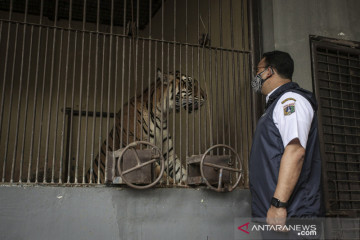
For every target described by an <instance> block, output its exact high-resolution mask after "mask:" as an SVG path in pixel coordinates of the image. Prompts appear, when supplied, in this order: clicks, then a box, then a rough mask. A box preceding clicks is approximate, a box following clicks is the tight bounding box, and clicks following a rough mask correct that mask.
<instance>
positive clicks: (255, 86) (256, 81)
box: [251, 68, 272, 93]
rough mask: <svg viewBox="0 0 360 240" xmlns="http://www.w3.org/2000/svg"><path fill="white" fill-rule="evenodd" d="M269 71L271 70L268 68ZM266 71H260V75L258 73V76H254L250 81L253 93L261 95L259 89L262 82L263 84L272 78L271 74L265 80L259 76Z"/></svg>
mask: <svg viewBox="0 0 360 240" xmlns="http://www.w3.org/2000/svg"><path fill="white" fill-rule="evenodd" d="M270 69H271V68H270ZM266 70H267V69H265V70H264V71H262V72H261V73H259V74H258V75H256V76H255V77H254V78H253V79H252V81H251V87H252V89H253V90H254V91H255V92H257V93H261V88H262V86H263V84H264V82H265V81H266V80H268V79H269V78H270V77H271V76H272V74H271V75H270V76H269V77H267V78H265V79H262V77H261V74H263V73H264V72H265V71H266ZM271 72H272V71H271Z"/></svg>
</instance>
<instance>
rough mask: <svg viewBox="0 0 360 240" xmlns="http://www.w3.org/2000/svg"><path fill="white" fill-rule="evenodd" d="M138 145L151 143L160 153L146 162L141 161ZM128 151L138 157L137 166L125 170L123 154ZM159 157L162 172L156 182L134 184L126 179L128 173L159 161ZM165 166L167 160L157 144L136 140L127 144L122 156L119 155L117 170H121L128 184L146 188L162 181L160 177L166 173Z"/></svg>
mask: <svg viewBox="0 0 360 240" xmlns="http://www.w3.org/2000/svg"><path fill="white" fill-rule="evenodd" d="M138 145H149V146H151V149H152V150H153V151H154V152H155V153H158V154H157V155H155V156H154V157H153V156H152V157H151V159H150V160H149V161H147V162H144V163H141V162H140V158H139V156H138V154H137V149H136V147H137V146H138ZM126 151H132V152H133V154H134V156H135V159H136V161H137V164H136V166H135V167H132V168H130V169H127V170H125V171H123V170H122V169H121V166H122V162H123V156H124V153H125V152H126ZM159 158H160V174H159V176H158V177H157V178H156V179H155V181H154V182H152V183H150V184H147V185H136V184H133V183H131V182H129V181H128V180H127V179H126V177H125V175H126V174H128V173H131V172H133V171H135V170H137V169H140V168H142V167H144V166H146V165H149V164H152V163H155V162H157V161H159ZM164 168H165V161H164V157H163V156H162V153H161V151H160V149H159V148H158V147H157V146H155V145H154V144H152V143H149V142H146V141H136V142H132V143H130V144H129V145H127V146H126V147H125V148H124V149H123V150H122V152H121V154H120V156H119V160H118V162H117V170H118V172H119V174H120V176H121V178H122V180H123V181H124V182H125V183H126V184H127V185H128V186H130V187H133V188H136V189H146V188H150V187H152V186H154V185H155V184H157V183H158V182H159V181H160V179H161V177H162V175H163V173H164Z"/></svg>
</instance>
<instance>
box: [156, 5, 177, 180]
mask: <svg viewBox="0 0 360 240" xmlns="http://www.w3.org/2000/svg"><path fill="white" fill-rule="evenodd" d="M164 8H165V6H164V0H162V1H161V71H162V72H163V74H161V78H160V81H161V93H160V99H161V104H160V107H161V109H160V115H161V117H160V137H161V141H159V142H160V143H161V145H160V151H161V154H163V153H164V148H163V145H164V144H163V141H162V140H163V139H164V132H163V127H164V126H163V124H164V116H163V109H164V72H165V71H164ZM167 168H169V167H167ZM173 172H174V173H175V166H174V171H173ZM167 178H169V176H168V177H167Z"/></svg>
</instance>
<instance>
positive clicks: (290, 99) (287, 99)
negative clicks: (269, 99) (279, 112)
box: [281, 98, 296, 104]
mask: <svg viewBox="0 0 360 240" xmlns="http://www.w3.org/2000/svg"><path fill="white" fill-rule="evenodd" d="M289 100H293V101H294V102H296V99H295V98H287V99H285V100H284V101H282V102H281V104H284V103H285V102H287V101H289Z"/></svg>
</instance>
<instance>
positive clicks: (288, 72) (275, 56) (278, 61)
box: [263, 51, 294, 80]
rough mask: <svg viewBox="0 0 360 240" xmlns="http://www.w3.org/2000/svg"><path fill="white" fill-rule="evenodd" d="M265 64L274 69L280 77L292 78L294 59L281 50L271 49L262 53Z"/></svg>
mask: <svg viewBox="0 0 360 240" xmlns="http://www.w3.org/2000/svg"><path fill="white" fill-rule="evenodd" d="M263 58H265V62H266V64H267V66H271V67H273V68H275V69H276V71H277V73H278V74H279V76H280V77H282V78H286V79H290V80H292V75H293V73H294V60H293V59H292V58H291V56H290V54H289V53H287V52H282V51H272V52H266V53H264V54H263Z"/></svg>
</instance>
